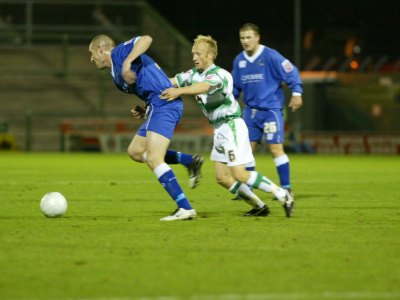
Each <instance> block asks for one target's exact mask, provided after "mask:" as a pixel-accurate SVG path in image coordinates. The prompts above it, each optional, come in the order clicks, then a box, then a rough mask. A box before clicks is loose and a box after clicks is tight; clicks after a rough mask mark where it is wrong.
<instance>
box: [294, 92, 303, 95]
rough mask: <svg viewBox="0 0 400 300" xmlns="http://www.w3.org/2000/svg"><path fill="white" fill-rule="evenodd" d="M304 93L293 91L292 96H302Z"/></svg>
mask: <svg viewBox="0 0 400 300" xmlns="http://www.w3.org/2000/svg"><path fill="white" fill-rule="evenodd" d="M301 95H302V94H301V93H299V92H293V93H292V96H301Z"/></svg>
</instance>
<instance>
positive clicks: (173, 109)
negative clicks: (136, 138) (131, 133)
mask: <svg viewBox="0 0 400 300" xmlns="http://www.w3.org/2000/svg"><path fill="white" fill-rule="evenodd" d="M182 114H183V103H182V101H171V102H167V104H165V105H163V106H159V107H153V106H151V107H150V109H149V111H148V112H147V120H146V121H145V122H144V123H143V124H142V125H141V126H140V128H139V129H138V131H137V133H136V134H137V135H140V136H143V137H146V135H147V131H153V132H156V133H158V134H161V135H162V136H165V137H166V138H168V139H171V138H172V136H173V134H174V131H175V127H176V125H178V123H179V121H180V120H181V118H182Z"/></svg>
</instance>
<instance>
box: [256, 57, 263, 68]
mask: <svg viewBox="0 0 400 300" xmlns="http://www.w3.org/2000/svg"><path fill="white" fill-rule="evenodd" d="M257 64H258V65H259V66H261V67H262V66H264V59H259V60H258V61H257Z"/></svg>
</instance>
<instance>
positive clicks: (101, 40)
mask: <svg viewBox="0 0 400 300" xmlns="http://www.w3.org/2000/svg"><path fill="white" fill-rule="evenodd" d="M99 46H102V47H104V48H105V49H106V50H110V49H111V48H114V47H115V42H114V40H113V39H112V38H111V37H109V36H108V35H106V34H100V35H97V36H95V37H94V38H93V39H92V41H91V42H90V48H93V47H99Z"/></svg>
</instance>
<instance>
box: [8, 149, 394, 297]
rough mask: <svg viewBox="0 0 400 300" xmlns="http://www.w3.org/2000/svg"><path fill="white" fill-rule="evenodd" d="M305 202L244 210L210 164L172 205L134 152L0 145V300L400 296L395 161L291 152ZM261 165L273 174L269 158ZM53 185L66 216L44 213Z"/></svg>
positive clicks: (179, 171) (299, 196)
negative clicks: (190, 216)
mask: <svg viewBox="0 0 400 300" xmlns="http://www.w3.org/2000/svg"><path fill="white" fill-rule="evenodd" d="M290 159H291V163H292V164H291V166H292V181H293V188H294V191H295V194H296V200H297V206H296V211H295V213H294V217H293V218H290V219H287V218H285V217H284V211H283V209H282V208H281V207H280V205H279V204H278V203H277V202H276V201H272V196H271V195H267V194H263V193H260V192H257V194H258V195H259V196H261V197H262V198H263V199H264V200H265V201H266V202H267V204H268V205H269V206H270V208H271V211H272V212H271V214H270V216H268V217H264V218H262V217H261V218H246V217H242V216H241V215H242V213H243V212H245V211H246V210H248V209H249V207H248V206H247V205H246V204H245V203H243V202H240V201H231V200H230V198H231V194H229V192H228V191H226V190H224V189H223V188H221V187H219V186H218V185H217V184H216V183H215V180H214V168H213V165H212V163H211V162H210V161H207V162H206V163H205V165H204V169H203V180H202V183H201V185H200V186H199V187H198V188H196V189H195V190H190V189H188V188H187V174H186V170H185V169H184V168H183V167H181V166H173V169H174V171H175V173H176V175H177V177H178V179H179V181H180V183H181V185H182V186H183V188H184V190H185V193H186V195H187V196H188V197H189V199H190V201H191V203H192V204H193V205H194V207H195V208H196V210H197V212H198V214H199V217H198V218H197V219H196V220H194V221H179V222H171V223H166V222H161V221H159V218H161V217H163V216H165V215H168V214H170V213H171V212H172V211H173V210H174V209H175V205H174V203H173V202H172V200H170V199H169V197H168V196H167V194H166V192H165V191H164V190H163V188H162V187H161V186H160V185H159V184H158V182H157V181H156V178H155V176H154V175H153V174H152V173H151V172H150V171H149V170H148V169H147V167H146V166H145V165H143V164H138V163H134V162H131V161H130V160H129V158H128V157H127V156H126V155H123V154H121V155H106V154H55V153H54V154H23V153H0V195H1V197H0V274H1V276H0V299H5V300H8V299H24V300H31V299H60V300H64V299H65V300H67V299H86V300H100V299H102V300H125V299H167V300H174V299H224V300H231V299H235V300H236V299H400V259H399V254H400V239H399V229H400V226H399V224H400V188H399V184H400V158H399V157H397V156H346V157H341V156H296V155H291V156H290ZM257 168H258V170H259V171H260V172H261V173H263V174H265V175H267V176H269V177H270V178H271V179H272V180H273V181H275V182H277V175H276V172H275V167H274V166H273V163H272V159H271V158H270V157H269V156H266V155H258V156H257ZM50 191H59V192H61V193H63V194H64V195H65V196H66V198H67V200H68V205H69V208H68V212H67V214H66V215H65V216H64V217H61V218H55V219H50V218H46V217H44V216H43V215H42V214H41V212H40V209H39V202H40V199H41V197H42V196H43V195H44V194H45V193H47V192H50Z"/></svg>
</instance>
